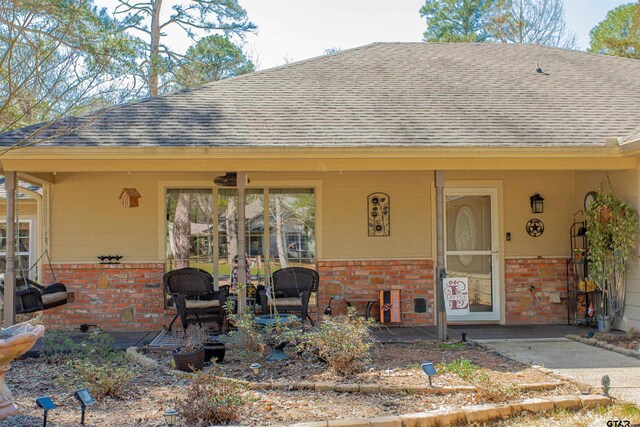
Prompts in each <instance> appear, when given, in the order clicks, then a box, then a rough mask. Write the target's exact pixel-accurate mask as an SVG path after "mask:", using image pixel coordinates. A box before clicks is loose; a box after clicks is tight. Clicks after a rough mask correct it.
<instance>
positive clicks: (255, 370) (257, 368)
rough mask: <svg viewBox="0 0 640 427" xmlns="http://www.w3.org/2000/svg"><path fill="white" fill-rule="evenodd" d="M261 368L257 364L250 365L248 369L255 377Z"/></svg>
mask: <svg viewBox="0 0 640 427" xmlns="http://www.w3.org/2000/svg"><path fill="white" fill-rule="evenodd" d="M261 367H262V366H261V365H260V364H259V363H252V364H251V365H250V366H249V369H251V371H252V372H253V373H254V374H255V375H258V373H260V368H261Z"/></svg>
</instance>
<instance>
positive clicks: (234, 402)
mask: <svg viewBox="0 0 640 427" xmlns="http://www.w3.org/2000/svg"><path fill="white" fill-rule="evenodd" d="M244 391H245V390H244V388H243V387H242V386H241V385H239V384H238V383H236V382H233V381H230V380H228V379H226V378H223V377H222V376H221V375H220V371H218V370H217V369H212V370H210V371H208V372H206V373H205V372H200V373H197V374H196V376H195V379H194V380H193V381H192V382H191V383H189V384H188V385H187V386H186V387H185V389H184V393H183V397H181V398H178V399H177V400H176V410H177V411H178V413H179V414H180V416H181V417H182V418H183V419H184V421H185V422H186V424H187V425H190V426H208V425H214V424H228V423H230V422H232V421H235V420H237V419H238V417H239V416H240V411H241V410H242V407H243V406H244V405H245V404H246V403H247V400H248V399H247V398H246V397H245V395H244Z"/></svg>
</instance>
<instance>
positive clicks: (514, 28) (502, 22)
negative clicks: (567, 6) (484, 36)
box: [490, 0, 576, 49]
mask: <svg viewBox="0 0 640 427" xmlns="http://www.w3.org/2000/svg"><path fill="white" fill-rule="evenodd" d="M490 32H491V34H492V36H493V37H494V38H495V39H497V40H499V41H501V42H502V43H528V44H541V45H546V46H555V47H563V48H567V49H571V48H575V46H576V38H575V35H574V34H572V33H570V32H569V31H567V24H566V21H565V14H564V5H563V3H562V0H500V2H499V3H498V4H497V8H496V13H495V16H494V18H493V19H492V21H491V25H490Z"/></svg>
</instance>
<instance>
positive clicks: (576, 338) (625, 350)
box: [566, 335, 640, 359]
mask: <svg viewBox="0 0 640 427" xmlns="http://www.w3.org/2000/svg"><path fill="white" fill-rule="evenodd" d="M566 338H568V339H570V340H573V341H578V342H581V343H582V344H587V345H590V346H593V347H600V348H603V349H605V350H609V351H615V352H616V353H620V354H623V355H625V356H629V357H633V358H635V359H640V353H639V352H637V351H633V350H629V349H628V348H624V347H618V346H617V345H613V344H609V343H607V342H601V341H598V340H596V339H593V338H584V337H580V336H578V335H567V336H566Z"/></svg>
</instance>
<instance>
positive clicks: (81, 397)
mask: <svg viewBox="0 0 640 427" xmlns="http://www.w3.org/2000/svg"><path fill="white" fill-rule="evenodd" d="M73 396H74V397H75V398H76V399H78V401H80V410H81V411H82V412H81V415H80V425H84V412H85V410H86V409H87V406H91V405H93V404H94V403H96V401H95V400H94V399H93V396H91V393H89V390H87V389H86V388H82V389H80V390H78V391H76V392H75V393H74V394H73Z"/></svg>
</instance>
